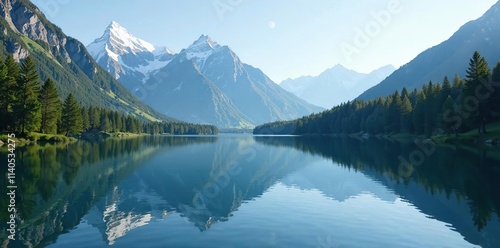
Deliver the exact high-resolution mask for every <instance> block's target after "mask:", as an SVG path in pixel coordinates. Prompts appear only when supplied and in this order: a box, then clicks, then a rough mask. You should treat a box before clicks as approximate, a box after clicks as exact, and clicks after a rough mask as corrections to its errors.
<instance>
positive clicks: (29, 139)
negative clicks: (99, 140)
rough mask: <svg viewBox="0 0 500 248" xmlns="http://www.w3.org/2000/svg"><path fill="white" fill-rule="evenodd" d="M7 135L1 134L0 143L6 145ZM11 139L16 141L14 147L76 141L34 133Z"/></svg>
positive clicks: (59, 136)
mask: <svg viewBox="0 0 500 248" xmlns="http://www.w3.org/2000/svg"><path fill="white" fill-rule="evenodd" d="M8 135H9V134H8V133H1V134H0V141H1V142H3V143H5V144H6V143H7V141H8V139H9V136H8ZM13 139H14V140H15V141H16V146H23V145H29V144H31V143H71V142H75V141H76V140H77V139H76V138H73V137H67V136H65V135H60V134H43V133H35V132H34V133H30V134H28V135H17V134H16V137H15V138H13ZM1 142H0V143H1Z"/></svg>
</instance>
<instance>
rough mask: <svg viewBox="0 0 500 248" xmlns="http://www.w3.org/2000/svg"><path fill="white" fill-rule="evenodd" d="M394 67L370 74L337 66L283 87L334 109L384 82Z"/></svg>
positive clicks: (300, 78)
mask: <svg viewBox="0 0 500 248" xmlns="http://www.w3.org/2000/svg"><path fill="white" fill-rule="evenodd" d="M394 70H395V68H394V67H393V66H391V65H388V66H384V67H382V68H380V69H377V70H375V71H373V72H371V73H370V74H366V73H359V72H356V71H353V70H349V69H347V68H345V67H344V66H342V65H336V66H334V67H332V68H330V69H328V70H326V71H324V72H323V73H321V74H320V75H318V76H316V77H313V76H304V77H299V78H296V79H287V80H285V81H283V82H282V83H281V84H280V86H281V87H282V88H283V89H285V90H287V91H289V92H291V93H293V94H295V95H297V96H298V97H300V98H302V99H304V100H306V101H308V102H310V103H312V104H315V105H318V106H321V107H323V108H332V107H334V106H336V105H339V104H341V103H343V102H347V101H350V100H353V99H354V98H356V97H357V96H358V95H359V94H361V93H363V91H365V90H367V89H369V88H370V87H372V86H374V85H376V84H378V83H380V81H382V80H384V79H385V78H386V77H387V76H389V75H390V74H391V73H392V72H393V71H394Z"/></svg>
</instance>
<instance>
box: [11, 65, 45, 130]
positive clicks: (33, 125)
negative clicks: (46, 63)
mask: <svg viewBox="0 0 500 248" xmlns="http://www.w3.org/2000/svg"><path fill="white" fill-rule="evenodd" d="M38 94H39V86H38V74H37V72H36V69H35V64H34V63H33V60H32V59H31V57H28V58H26V60H25V61H24V62H23V63H22V64H21V68H20V70H19V77H18V78H17V85H16V87H15V101H14V103H13V113H14V115H13V116H14V122H15V127H16V128H15V129H16V131H18V132H21V133H22V134H26V133H30V132H32V131H35V130H38V129H39V128H40V122H41V117H42V115H41V107H40V101H38Z"/></svg>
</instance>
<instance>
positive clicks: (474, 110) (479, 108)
mask: <svg viewBox="0 0 500 248" xmlns="http://www.w3.org/2000/svg"><path fill="white" fill-rule="evenodd" d="M489 77H490V68H489V66H488V62H486V59H485V58H484V57H482V56H481V55H480V54H479V52H477V51H476V52H475V53H474V55H473V56H472V58H471V59H470V62H469V68H468V69H467V76H466V78H467V79H466V83H465V86H464V88H463V91H462V94H463V99H464V105H466V106H468V108H467V109H468V111H469V112H470V116H469V118H467V122H468V123H469V125H470V126H471V127H477V129H478V133H486V118H487V117H488V114H489V111H488V108H487V107H488V104H487V101H488V99H481V98H482V97H480V96H478V95H477V92H478V90H480V89H481V88H483V87H484V85H485V84H487V83H488V82H489V79H490V78H489Z"/></svg>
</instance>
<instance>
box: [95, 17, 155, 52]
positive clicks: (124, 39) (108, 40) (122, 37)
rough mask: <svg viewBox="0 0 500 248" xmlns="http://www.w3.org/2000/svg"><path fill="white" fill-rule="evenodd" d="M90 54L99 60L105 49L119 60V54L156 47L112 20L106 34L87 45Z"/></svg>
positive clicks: (150, 49) (146, 50) (147, 50)
mask: <svg viewBox="0 0 500 248" xmlns="http://www.w3.org/2000/svg"><path fill="white" fill-rule="evenodd" d="M87 49H88V50H89V52H90V54H91V55H92V56H93V57H94V58H96V60H99V58H100V57H102V56H103V55H104V54H101V53H103V52H104V51H106V53H107V54H108V55H110V57H111V58H112V59H113V60H115V61H118V56H120V55H123V54H128V53H133V54H137V53H140V52H153V51H154V50H155V49H156V48H155V46H154V45H152V44H151V43H149V42H147V41H144V40H142V39H139V38H137V37H135V36H134V35H132V34H131V33H130V32H129V31H128V30H127V29H126V28H124V27H122V26H121V25H120V24H118V23H117V22H115V21H112V22H111V23H110V24H109V26H108V27H107V28H106V31H104V34H103V35H102V36H101V37H100V38H98V39H96V40H94V42H92V43H91V44H90V45H88V46H87Z"/></svg>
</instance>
